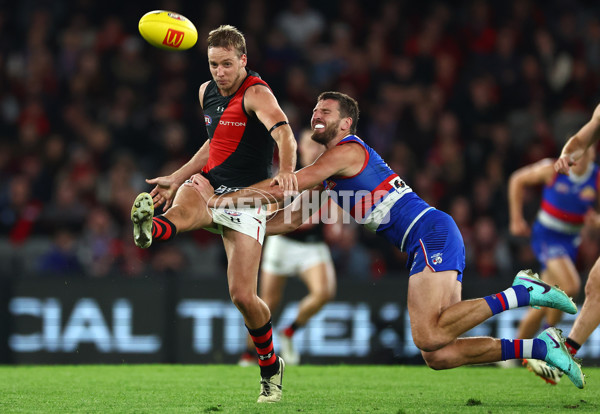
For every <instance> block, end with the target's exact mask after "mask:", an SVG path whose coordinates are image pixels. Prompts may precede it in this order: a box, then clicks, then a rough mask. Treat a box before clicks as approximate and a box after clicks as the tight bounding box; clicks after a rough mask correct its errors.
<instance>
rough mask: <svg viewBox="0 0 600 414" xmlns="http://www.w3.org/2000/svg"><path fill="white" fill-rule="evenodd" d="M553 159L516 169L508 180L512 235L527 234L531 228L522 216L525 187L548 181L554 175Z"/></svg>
mask: <svg viewBox="0 0 600 414" xmlns="http://www.w3.org/2000/svg"><path fill="white" fill-rule="evenodd" d="M553 164H554V161H553V160H551V159H549V158H547V159H544V160H541V161H538V162H536V163H534V164H531V165H527V166H525V167H523V168H520V169H518V170H517V171H515V172H514V173H512V175H511V176H510V179H509V182H508V207H509V215H510V223H509V229H510V233H511V234H512V235H513V236H529V234H530V233H531V230H530V228H529V226H528V224H527V221H526V220H525V218H524V217H523V198H524V194H525V187H528V186H532V185H537V184H545V183H549V182H550V180H551V179H552V177H553V176H554V166H553Z"/></svg>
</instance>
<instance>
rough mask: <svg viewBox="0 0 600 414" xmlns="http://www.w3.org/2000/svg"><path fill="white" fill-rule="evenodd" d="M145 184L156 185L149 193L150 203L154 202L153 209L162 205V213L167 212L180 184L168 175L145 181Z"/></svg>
mask: <svg viewBox="0 0 600 414" xmlns="http://www.w3.org/2000/svg"><path fill="white" fill-rule="evenodd" d="M146 182H147V183H148V184H154V185H156V187H154V188H153V189H152V191H150V195H151V196H152V201H154V208H157V207H159V206H160V205H162V204H164V206H163V211H167V210H168V209H169V207H171V204H172V203H173V199H174V198H175V193H177V189H178V188H179V185H180V184H179V183H178V182H177V181H176V180H175V179H174V178H173V177H171V176H170V175H169V176H166V177H156V178H150V179H146Z"/></svg>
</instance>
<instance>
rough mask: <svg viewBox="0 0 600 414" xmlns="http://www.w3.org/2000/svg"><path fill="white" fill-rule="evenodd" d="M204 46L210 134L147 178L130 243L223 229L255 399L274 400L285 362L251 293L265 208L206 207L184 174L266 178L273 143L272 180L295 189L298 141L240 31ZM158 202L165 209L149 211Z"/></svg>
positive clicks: (225, 183) (229, 187)
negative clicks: (257, 382) (251, 351)
mask: <svg viewBox="0 0 600 414" xmlns="http://www.w3.org/2000/svg"><path fill="white" fill-rule="evenodd" d="M207 44H208V64H209V68H210V72H211V75H212V78H213V79H212V80H210V81H208V82H205V83H203V84H202V86H200V91H199V99H200V105H201V106H202V108H203V110H204V114H205V123H206V129H207V132H208V136H209V140H208V141H206V142H205V143H204V144H203V145H202V147H201V148H200V149H199V150H198V151H197V152H196V154H195V155H194V156H193V157H192V158H191V159H190V160H189V161H188V162H187V163H186V164H185V165H183V166H182V167H181V168H179V169H178V170H177V171H175V172H173V173H172V174H171V175H168V176H164V177H157V178H153V179H150V180H146V181H147V182H148V183H149V184H154V185H155V187H154V189H153V190H152V191H151V192H150V194H148V193H141V194H140V195H138V197H137V198H136V200H135V202H134V204H133V207H132V211H131V219H132V221H133V224H134V241H135V244H136V245H137V246H139V247H142V248H147V247H149V246H150V245H151V244H152V241H153V240H161V241H166V240H170V239H171V238H173V237H174V236H175V235H176V234H177V233H179V232H184V231H190V230H196V229H201V228H205V229H209V230H211V231H216V232H219V233H220V234H222V236H223V244H224V246H225V252H226V254H227V259H228V268H227V280H228V282H229V294H230V296H231V300H232V301H233V303H234V304H235V306H236V307H237V308H238V309H239V310H240V312H241V313H242V315H243V317H244V321H245V323H246V327H247V328H248V331H249V333H250V335H251V336H252V339H253V340H254V343H255V346H256V351H257V352H258V356H259V365H260V371H261V378H262V379H261V393H260V396H259V398H258V402H277V401H279V400H280V399H281V380H282V377H283V370H284V363H283V360H282V359H281V358H279V357H278V356H276V355H275V352H274V350H273V341H272V329H271V313H270V311H269V308H268V307H267V305H266V304H265V303H264V302H263V301H262V300H261V299H260V298H259V297H258V296H257V294H256V291H257V277H258V276H257V274H258V267H259V260H260V256H261V249H262V242H263V239H264V235H265V225H266V211H265V208H263V207H262V206H258V207H252V208H247V209H238V210H231V209H209V208H207V207H206V202H205V201H204V199H203V198H202V197H201V195H200V194H199V193H198V192H197V191H196V190H195V189H194V187H193V186H191V185H190V184H191V182H190V180H189V178H190V177H191V176H192V175H194V174H196V173H200V172H201V173H202V174H203V175H204V176H205V177H207V178H208V179H209V180H210V182H211V184H212V185H213V186H214V187H215V188H217V189H218V191H219V192H223V193H226V192H229V191H234V190H235V189H237V188H241V187H246V186H249V185H250V184H253V183H255V182H258V181H261V180H264V179H266V178H268V177H270V173H271V160H272V158H273V147H274V141H275V142H277V146H278V148H279V173H278V174H277V175H276V176H275V177H274V178H273V179H272V180H271V181H272V183H273V184H278V185H279V186H281V187H282V188H285V189H286V191H289V192H295V191H296V190H297V181H296V176H295V175H294V169H295V166H296V141H295V139H294V135H293V133H292V130H291V128H290V126H289V125H288V120H287V117H286V116H285V114H284V113H283V111H282V110H281V108H280V106H279V104H278V103H277V100H276V99H275V96H274V95H273V93H272V92H271V89H270V88H269V86H268V85H267V84H266V83H265V82H264V81H263V80H262V79H261V78H260V77H259V76H258V74H257V73H255V72H252V71H250V70H248V69H247V68H246V64H247V57H246V41H245V39H244V36H243V35H242V33H241V32H240V31H238V30H237V29H236V28H235V27H233V26H220V27H219V28H217V29H215V30H213V31H211V32H210V33H209V35H208V39H207ZM186 180H187V181H186ZM160 205H164V207H163V209H164V210H166V212H165V214H163V215H161V216H158V217H153V215H154V208H155V207H158V206H160Z"/></svg>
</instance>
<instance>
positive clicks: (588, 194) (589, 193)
mask: <svg viewBox="0 0 600 414" xmlns="http://www.w3.org/2000/svg"><path fill="white" fill-rule="evenodd" d="M579 198H580V199H582V200H585V201H593V200H595V199H596V190H594V187H592V186H591V185H588V186H585V187H584V188H583V189H582V190H581V192H580V193H579Z"/></svg>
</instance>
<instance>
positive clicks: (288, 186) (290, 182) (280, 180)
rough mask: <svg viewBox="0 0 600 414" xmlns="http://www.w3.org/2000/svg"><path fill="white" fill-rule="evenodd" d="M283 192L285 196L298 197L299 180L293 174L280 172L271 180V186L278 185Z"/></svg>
mask: <svg viewBox="0 0 600 414" xmlns="http://www.w3.org/2000/svg"><path fill="white" fill-rule="evenodd" d="M278 184H279V187H281V189H282V190H283V195H284V196H295V195H298V178H296V174H295V173H293V172H282V171H280V172H279V174H277V175H276V176H275V177H273V179H272V180H271V186H275V185H278Z"/></svg>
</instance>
